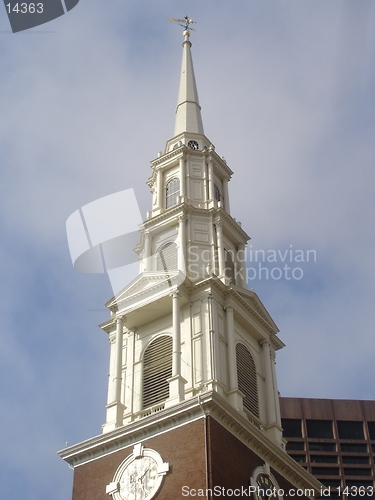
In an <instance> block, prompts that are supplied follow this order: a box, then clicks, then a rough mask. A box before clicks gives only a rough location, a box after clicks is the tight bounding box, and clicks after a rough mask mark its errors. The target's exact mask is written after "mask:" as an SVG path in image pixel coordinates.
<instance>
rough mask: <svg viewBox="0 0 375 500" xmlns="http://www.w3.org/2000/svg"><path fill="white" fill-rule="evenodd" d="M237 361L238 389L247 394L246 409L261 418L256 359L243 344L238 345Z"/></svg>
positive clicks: (244, 403)
mask: <svg viewBox="0 0 375 500" xmlns="http://www.w3.org/2000/svg"><path fill="white" fill-rule="evenodd" d="M236 361H237V380H238V388H239V390H240V391H241V392H242V393H243V394H245V397H244V398H243V405H244V408H246V410H249V411H250V412H251V413H252V414H253V415H255V416H256V417H259V402H258V384H257V372H256V368H255V363H254V359H253V357H252V355H251V354H250V352H249V350H248V349H247V348H246V347H245V346H244V345H243V344H237V345H236Z"/></svg>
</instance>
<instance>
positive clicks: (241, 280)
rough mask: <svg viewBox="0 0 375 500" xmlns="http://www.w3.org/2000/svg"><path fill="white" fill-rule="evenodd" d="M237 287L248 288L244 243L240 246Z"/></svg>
mask: <svg viewBox="0 0 375 500" xmlns="http://www.w3.org/2000/svg"><path fill="white" fill-rule="evenodd" d="M236 285H237V286H241V287H242V288H247V286H246V254H245V245H244V243H240V244H239V245H238V252H237V275H236Z"/></svg>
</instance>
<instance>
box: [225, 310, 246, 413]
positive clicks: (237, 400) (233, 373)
mask: <svg viewBox="0 0 375 500" xmlns="http://www.w3.org/2000/svg"><path fill="white" fill-rule="evenodd" d="M225 313H226V325H225V326H226V331H227V342H228V372H229V391H228V397H229V402H230V403H231V405H232V406H233V407H234V408H236V409H237V410H240V411H243V394H242V393H241V392H240V391H239V390H238V378H237V360H236V340H235V334H234V309H233V307H232V306H230V305H228V306H226V308H225Z"/></svg>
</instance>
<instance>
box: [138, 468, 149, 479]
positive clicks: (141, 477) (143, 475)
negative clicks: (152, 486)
mask: <svg viewBox="0 0 375 500" xmlns="http://www.w3.org/2000/svg"><path fill="white" fill-rule="evenodd" d="M149 470H150V469H147V470H146V471H145V472H144V474H142V476H140V477H139V478H138V481H142V480H143V478H144V477H145V475H146V474H147V472H148V471H149Z"/></svg>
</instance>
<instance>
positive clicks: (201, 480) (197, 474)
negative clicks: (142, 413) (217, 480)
mask: <svg viewBox="0 0 375 500" xmlns="http://www.w3.org/2000/svg"><path fill="white" fill-rule="evenodd" d="M142 444H143V446H145V447H146V448H152V449H154V450H156V451H157V452H158V453H160V455H161V457H162V459H163V460H164V461H165V462H169V466H170V471H169V473H168V474H167V475H166V476H165V477H164V479H163V483H162V486H161V488H160V490H159V493H158V495H157V496H156V497H155V499H157V500H176V499H177V498H184V497H183V496H182V495H181V491H182V490H181V488H182V486H183V485H185V484H187V481H190V480H191V481H193V482H194V484H196V485H197V487H199V488H206V466H205V439H204V421H203V418H202V419H201V420H198V421H196V422H192V423H190V424H187V425H184V426H182V427H179V428H177V429H173V430H171V431H169V432H167V433H165V434H160V435H159V436H156V437H153V438H150V439H147V440H144V441H142ZM132 451H133V446H129V447H128V448H125V449H124V450H120V451H118V452H114V453H111V454H110V455H107V456H104V457H102V458H99V459H97V460H93V461H92V462H89V463H87V464H85V465H81V466H79V467H76V469H75V471H74V482H73V500H111V499H112V497H111V496H110V495H108V494H107V493H106V492H105V487H106V485H107V484H109V483H110V482H111V481H112V480H113V476H114V474H115V472H116V470H117V468H118V467H119V465H120V464H121V462H122V461H123V460H124V459H125V458H126V457H127V456H128V455H130V454H131V453H132Z"/></svg>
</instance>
